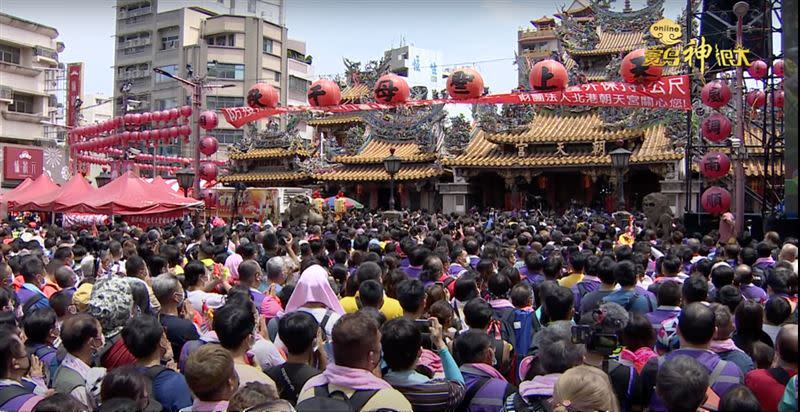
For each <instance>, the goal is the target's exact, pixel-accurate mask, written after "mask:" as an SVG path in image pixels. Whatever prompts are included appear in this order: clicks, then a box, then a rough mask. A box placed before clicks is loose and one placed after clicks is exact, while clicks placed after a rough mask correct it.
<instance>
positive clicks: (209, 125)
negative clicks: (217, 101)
mask: <svg viewBox="0 0 800 412" xmlns="http://www.w3.org/2000/svg"><path fill="white" fill-rule="evenodd" d="M198 123H199V124H200V127H202V128H203V129H205V130H211V129H213V128H215V127H217V124H218V123H219V119H217V114H216V113H214V112H212V111H211V110H206V111H204V112H203V113H200V119H199V120H198Z"/></svg>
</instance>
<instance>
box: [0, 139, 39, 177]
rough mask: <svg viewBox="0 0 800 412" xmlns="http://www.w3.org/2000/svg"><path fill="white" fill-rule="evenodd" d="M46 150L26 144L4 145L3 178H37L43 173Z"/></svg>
mask: <svg viewBox="0 0 800 412" xmlns="http://www.w3.org/2000/svg"><path fill="white" fill-rule="evenodd" d="M43 165H44V151H42V149H33V148H30V147H24V146H5V147H3V166H4V167H3V179H4V180H25V179H26V178H31V179H35V178H37V177H39V176H40V175H41V174H42V166H43Z"/></svg>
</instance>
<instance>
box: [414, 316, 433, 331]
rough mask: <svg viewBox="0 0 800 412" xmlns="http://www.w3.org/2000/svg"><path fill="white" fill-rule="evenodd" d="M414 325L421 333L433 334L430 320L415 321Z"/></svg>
mask: <svg viewBox="0 0 800 412" xmlns="http://www.w3.org/2000/svg"><path fill="white" fill-rule="evenodd" d="M414 325H416V326H417V329H419V332H420V333H423V334H425V333H431V321H430V319H414Z"/></svg>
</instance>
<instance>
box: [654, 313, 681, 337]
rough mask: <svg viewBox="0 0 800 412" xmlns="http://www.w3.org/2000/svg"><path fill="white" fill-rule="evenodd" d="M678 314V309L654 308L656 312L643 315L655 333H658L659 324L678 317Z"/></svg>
mask: <svg viewBox="0 0 800 412" xmlns="http://www.w3.org/2000/svg"><path fill="white" fill-rule="evenodd" d="M680 313H681V310H680V308H678V309H677V310H672V309H658V308H656V310H654V311H652V312H650V313H645V316H647V320H649V321H650V324H651V325H653V329H655V331H656V333H658V328H659V327H661V322H663V321H665V320H667V319H671V318H674V317H676V316H678V315H680Z"/></svg>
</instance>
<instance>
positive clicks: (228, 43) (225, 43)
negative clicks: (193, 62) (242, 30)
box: [206, 33, 236, 47]
mask: <svg viewBox="0 0 800 412" xmlns="http://www.w3.org/2000/svg"><path fill="white" fill-rule="evenodd" d="M235 40H236V38H235V36H234V35H233V33H230V34H218V35H216V36H208V37H206V43H208V45H209V46H217V47H233V46H235V44H236V43H235Z"/></svg>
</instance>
